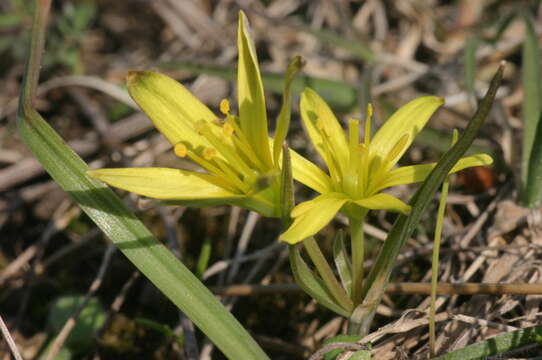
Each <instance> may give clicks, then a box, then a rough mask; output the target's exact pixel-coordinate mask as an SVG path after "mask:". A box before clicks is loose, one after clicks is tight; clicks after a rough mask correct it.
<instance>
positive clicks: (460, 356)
mask: <svg viewBox="0 0 542 360" xmlns="http://www.w3.org/2000/svg"><path fill="white" fill-rule="evenodd" d="M541 340H542V325H539V326H533V327H530V328H526V329H521V330H517V331H512V332H509V333H506V334H502V335H498V336H495V337H494V338H491V339H488V340H485V341H482V342H480V343H477V344H473V345H469V346H467V347H465V348H463V349H459V350H456V351H452V352H451V353H448V354H445V355H442V356H439V357H437V358H435V360H475V359H480V360H481V359H486V358H487V357H488V356H493V355H499V354H503V353H506V352H507V351H511V350H514V349H516V348H518V347H520V346H523V345H527V344H533V343H539V344H540V341H541ZM503 359H504V357H503Z"/></svg>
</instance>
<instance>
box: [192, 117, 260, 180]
mask: <svg viewBox="0 0 542 360" xmlns="http://www.w3.org/2000/svg"><path fill="white" fill-rule="evenodd" d="M196 129H197V130H198V132H199V133H200V134H201V135H202V136H204V137H205V138H206V139H207V141H209V143H210V144H211V145H212V146H213V147H214V148H215V149H216V150H217V151H218V152H219V153H220V155H222V156H223V157H224V159H226V161H227V162H228V163H230V164H235V167H236V170H237V171H239V172H240V173H242V174H243V175H244V176H248V174H250V173H251V172H252V170H251V169H250V167H249V166H248V165H247V164H246V163H245V161H244V160H243V158H241V157H240V156H239V154H238V153H237V151H236V149H235V148H234V147H233V146H231V144H226V143H225V142H224V141H222V140H221V139H219V138H218V137H217V136H216V135H215V134H214V133H213V131H212V130H211V128H210V127H209V125H208V124H206V123H205V122H204V123H203V124H201V123H198V124H196Z"/></svg>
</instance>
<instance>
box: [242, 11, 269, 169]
mask: <svg viewBox="0 0 542 360" xmlns="http://www.w3.org/2000/svg"><path fill="white" fill-rule="evenodd" d="M249 31H250V30H249V25H248V21H247V19H246V16H245V14H244V13H243V12H242V11H240V12H239V30H238V32H237V46H238V48H239V64H238V69H237V96H238V103H239V121H240V125H241V129H242V130H243V132H244V133H245V134H246V136H247V138H248V141H249V143H250V145H251V146H252V148H253V149H254V152H255V153H256V154H257V155H258V157H259V158H260V160H261V161H262V163H264V164H265V165H266V166H267V167H268V168H272V166H273V163H272V161H271V150H270V148H269V144H268V142H267V137H268V135H267V114H266V109H265V99H264V94H263V84H262V78H261V76H260V69H259V67H258V59H257V57H256V50H255V49H254V43H253V41H252V38H251V36H250V33H249Z"/></svg>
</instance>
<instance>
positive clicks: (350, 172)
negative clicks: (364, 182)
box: [343, 119, 359, 197]
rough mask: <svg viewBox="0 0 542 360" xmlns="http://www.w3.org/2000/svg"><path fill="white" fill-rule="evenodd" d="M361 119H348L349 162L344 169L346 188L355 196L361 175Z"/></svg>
mask: <svg viewBox="0 0 542 360" xmlns="http://www.w3.org/2000/svg"><path fill="white" fill-rule="evenodd" d="M358 148H359V121H358V120H355V119H349V120H348V164H344V165H346V168H344V169H343V175H344V179H343V180H344V190H345V191H346V192H347V193H348V194H350V195H351V196H353V197H355V195H356V193H357V188H358V186H357V185H358V182H359V175H358V166H359V152H358Z"/></svg>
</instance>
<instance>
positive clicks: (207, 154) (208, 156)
mask: <svg viewBox="0 0 542 360" xmlns="http://www.w3.org/2000/svg"><path fill="white" fill-rule="evenodd" d="M215 156H216V150H215V149H213V148H205V149H204V150H203V158H204V159H205V160H207V161H211V160H213V158H214V157H215Z"/></svg>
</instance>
